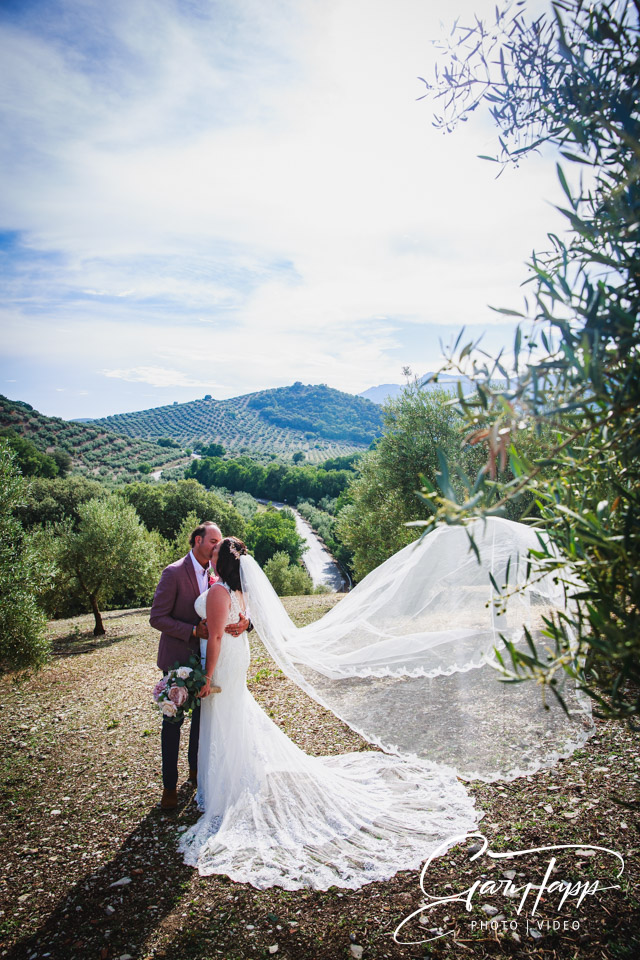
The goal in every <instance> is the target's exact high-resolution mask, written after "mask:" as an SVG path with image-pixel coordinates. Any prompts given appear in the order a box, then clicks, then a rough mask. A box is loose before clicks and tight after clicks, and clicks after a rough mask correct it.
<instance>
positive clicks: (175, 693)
mask: <svg viewBox="0 0 640 960" xmlns="http://www.w3.org/2000/svg"><path fill="white" fill-rule="evenodd" d="M188 699H189V693H188V691H187V688H186V687H171V690H169V700H171V702H172V703H175V705H176V707H181V706H182V705H183V704H184V703H186V702H187V700H188Z"/></svg>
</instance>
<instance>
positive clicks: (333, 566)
mask: <svg viewBox="0 0 640 960" xmlns="http://www.w3.org/2000/svg"><path fill="white" fill-rule="evenodd" d="M259 503H271V504H272V505H273V506H274V507H275V508H276V509H277V510H282V508H283V507H288V508H289V510H291V511H292V513H293V515H294V516H295V518H296V530H297V532H298V534H299V536H301V537H303V539H304V541H305V543H306V544H307V547H308V550H305V552H304V553H303V555H302V562H303V563H304V565H305V567H306V568H307V570H308V571H309V576H310V577H311V580H312V581H313V585H314V587H319V586H321V585H323V584H324V585H325V586H327V587H329V588H330V589H331V590H332V591H333V592H335V593H340V592H341V591H344V590H348V589H349V584H348V583H347V581H346V579H345V576H344V574H343V573H342V570H341V569H340V567H339V566H338V564H337V562H336V560H335V559H334V557H333V556H332V554H330V553H329V551H328V550H327V548H326V546H325V545H324V543H323V541H322V540H321V539H320V537H319V536H318V535H317V534H316V533H315V532H314V530H313V529H312V527H311V524H310V523H309V522H308V521H307V520H305V519H304V517H301V516H300V514H299V513H298V511H297V510H296V509H295V507H290V506H289V504H288V503H277V502H276V501H274V500H269V501H267V500H259Z"/></svg>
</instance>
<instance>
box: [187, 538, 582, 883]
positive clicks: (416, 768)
mask: <svg viewBox="0 0 640 960" xmlns="http://www.w3.org/2000/svg"><path fill="white" fill-rule="evenodd" d="M481 523H482V522H481V521H476V528H475V531H474V533H475V536H476V538H477V539H478V541H479V544H480V549H481V555H482V558H483V562H482V563H481V564H478V563H477V562H476V560H475V558H474V557H473V556H471V558H470V557H469V550H468V533H467V531H466V530H464V528H445V529H444V530H443V531H439V530H436V531H435V532H434V533H433V534H430V535H429V536H428V537H425V538H423V539H422V540H420V541H417V543H415V544H411V545H409V547H405V548H404V550H401V551H400V552H399V553H398V554H395V555H394V557H391V558H390V560H388V561H386V563H384V564H382V565H381V567H379V568H378V569H377V570H375V571H373V573H372V574H370V575H369V576H368V577H366V578H365V580H363V581H362V582H361V583H360V584H359V585H358V586H357V587H356V588H355V590H354V591H352V593H351V594H349V595H348V596H347V597H346V598H345V599H344V600H342V601H341V602H340V603H339V604H337V605H336V607H334V608H333V609H332V610H331V611H330V612H329V613H328V614H326V615H325V616H324V617H323V618H322V620H320V621H318V622H317V623H315V624H311V625H310V626H309V627H305V628H302V629H296V628H295V626H294V625H293V624H292V623H291V621H290V620H289V618H288V616H287V614H286V612H285V611H284V608H283V607H282V604H281V603H280V601H279V599H278V597H277V596H276V595H275V592H274V591H273V589H272V587H271V585H270V584H269V581H268V580H267V578H266V576H265V575H264V574H263V573H262V571H261V570H260V567H259V566H258V564H257V563H256V562H255V561H254V560H253V558H252V557H250V556H248V555H247V552H246V547H245V545H244V544H243V543H242V541H240V540H238V539H236V538H234V537H227V538H225V539H224V540H222V541H221V543H220V544H219V545H218V547H217V549H216V553H214V556H213V558H212V559H213V560H214V562H215V564H216V569H217V572H218V575H219V577H220V581H221V582H220V583H218V584H215V585H214V586H213V587H211V588H210V590H209V591H208V592H207V593H206V594H203V595H202V596H201V597H200V598H199V600H198V602H197V606H196V609H197V610H198V613H199V614H200V615H202V616H205V615H206V619H207V624H208V629H209V640H208V641H203V644H204V645H206V659H205V672H206V675H207V682H206V684H205V686H204V687H203V689H202V691H201V697H202V715H201V728H200V750H199V759H198V805H199V807H200V809H201V810H203V814H202V816H201V818H200V820H199V821H198V822H197V823H196V824H195V825H194V826H193V827H191V828H190V829H189V830H188V831H187V832H186V833H185V834H184V835H183V837H182V838H181V841H180V850H181V851H182V852H183V854H184V858H185V862H186V863H188V864H191V865H192V866H195V867H197V868H198V870H199V872H200V874H202V875H204V876H206V875H210V874H216V873H217V874H224V875H227V876H229V877H231V879H233V880H235V881H238V882H244V883H251V884H252V885H253V886H255V887H257V888H260V889H263V888H265V887H270V886H274V885H277V886H281V887H284V888H285V889H288V890H296V889H300V888H302V887H310V888H314V889H318V890H326V889H327V888H328V887H330V886H337V887H347V888H352V889H355V888H357V887H361V886H362V885H363V884H367V883H371V882H373V881H378V880H386V879H389V878H390V877H392V876H393V875H394V874H395V873H397V872H398V871H399V870H411V869H417V868H418V867H420V865H421V864H422V863H423V862H424V861H425V860H426V859H427V858H428V857H429V855H430V854H431V853H433V852H434V851H435V849H436V848H438V847H440V849H441V852H444V851H445V850H446V849H448V847H449V846H452V845H453V844H454V843H456V842H459V840H460V838H461V837H463V836H464V835H466V834H467V833H468V832H471V831H473V830H474V829H475V827H476V826H477V823H478V820H479V818H480V816H481V813H479V812H478V811H476V809H475V807H474V802H473V800H472V799H471V797H470V796H469V794H468V793H467V791H466V789H465V787H464V785H463V784H462V782H461V781H460V779H459V775H460V776H461V777H463V778H464V779H472V778H474V777H479V778H481V779H485V780H493V779H498V778H505V779H512V778H513V777H515V776H520V775H523V774H528V773H531V772H534V771H535V770H536V769H539V768H540V767H541V766H545V765H549V764H550V763H553V762H555V761H556V760H557V759H558V757H560V756H567V755H568V754H569V753H571V752H572V751H573V750H574V749H575V748H576V747H577V746H578V745H581V744H582V743H583V742H584V741H585V740H586V738H587V737H588V736H589V735H590V733H591V732H592V728H591V725H590V715H589V711H588V704H587V703H586V702H585V700H584V698H581V697H580V696H579V694H577V695H575V696H574V693H575V692H574V691H572V690H565V691H564V692H565V695H566V696H565V699H567V700H568V701H569V711H568V713H567V714H565V713H564V712H563V711H562V710H558V709H556V710H555V711H554V710H551V711H549V710H546V709H545V708H544V706H543V705H541V703H540V695H539V692H538V691H534V697H533V698H532V697H531V693H532V689H531V688H532V687H533V685H532V684H519V685H509V687H508V689H507V686H506V685H504V684H503V685H501V684H499V683H498V682H497V679H496V677H495V671H493V670H492V669H491V666H492V663H494V662H495V661H494V660H493V659H492V655H491V651H492V649H493V646H494V645H496V644H497V643H498V637H499V636H500V635H504V634H499V633H498V632H497V631H498V630H500V631H503V630H505V629H506V631H507V633H508V631H509V630H511V631H512V634H511V635H512V636H513V638H514V639H515V640H516V641H517V639H518V638H517V637H516V634H519V635H521V634H522V626H523V623H525V622H526V623H527V624H528V626H529V627H530V628H531V629H532V630H534V633H535V627H536V625H537V626H538V627H539V626H540V624H541V622H542V623H543V622H544V616H545V615H548V614H549V611H550V609H551V608H552V607H553V605H554V604H555V607H556V609H557V608H558V606H560V605H561V601H560V598H559V596H558V589H557V585H554V584H544V583H543V581H542V580H538V582H537V584H536V586H535V588H534V589H533V591H529V594H527V590H525V589H522V591H521V595H520V596H519V597H517V603H516V605H517V604H519V605H520V606H519V607H518V613H517V614H516V615H515V616H514V615H513V613H512V611H511V606H509V615H510V618H511V622H510V623H508V622H507V623H504V622H501V621H499V620H498V621H497V623H496V620H497V617H499V616H500V615H502V616H503V621H504V619H505V617H504V611H501V610H497V609H495V608H496V606H497V605H496V604H495V603H487V596H488V589H487V585H488V584H489V583H493V584H495V583H496V579H497V578H498V577H499V578H500V579H501V581H502V583H503V585H504V586H505V587H514V588H517V587H518V586H521V581H522V580H523V577H524V564H525V558H526V556H527V554H528V550H529V549H531V548H532V546H533V545H534V544H533V543H532V542H531V540H530V536H531V531H530V530H529V528H525V527H522V525H521V524H512V523H511V522H510V521H506V520H503V521H496V520H492V521H491V522H489V521H487V522H486V523H485V524H484V525H483V526H482V528H479V527H478V526H477V525H478V524H481ZM496 524H497V525H498V526H497V527H496ZM504 525H506V526H504ZM513 528H518V529H513ZM468 529H469V528H467V530H468ZM525 531H526V533H525ZM443 534H444V536H443ZM460 535H462V538H463V539H460ZM534 540H535V536H534ZM535 542H536V543H537V541H535ZM505 545H506V546H505ZM488 548H490V549H488ZM507 556H508V558H509V559H508V560H506V558H507ZM487 557H489V559H487ZM505 563H506V566H505ZM487 571H489V572H490V573H491V577H490V578H489V579H488V577H487ZM491 589H493V587H492V588H491ZM554 591H555V592H554ZM517 593H518V591H517V589H516V594H517ZM489 600H491V596H490V594H489ZM203 607H204V609H203ZM247 607H248V608H249V610H250V613H251V618H252V621H253V622H254V624H255V626H256V628H257V630H258V633H259V635H260V637H261V639H262V640H263V642H264V643H265V646H266V647H267V649H268V650H269V652H270V653H271V655H272V656H273V657H274V659H275V660H276V661H277V662H278V664H279V666H280V667H281V668H282V669H283V671H284V672H285V673H286V674H287V675H288V676H289V677H290V678H292V679H293V680H294V681H295V682H296V683H297V684H298V685H299V686H301V687H302V688H303V689H305V690H306V691H307V692H308V693H309V694H310V695H311V696H313V697H314V698H315V699H316V700H318V701H319V702H320V703H322V704H324V705H325V706H327V707H329V708H330V709H331V710H332V711H333V712H334V713H335V714H337V715H338V716H339V717H341V718H342V719H344V720H345V721H346V722H347V723H349V725H350V726H352V727H353V729H355V730H356V731H357V732H359V733H361V734H362V735H363V736H364V737H365V738H366V739H368V740H369V741H371V742H373V743H375V744H377V745H379V746H382V747H383V748H384V749H386V750H388V751H390V753H382V752H379V751H363V752H359V753H351V754H345V755H341V756H330V757H313V756H309V755H307V754H305V753H304V752H303V751H302V750H301V749H299V748H298V747H297V746H296V745H295V744H294V743H293V742H292V741H291V740H290V739H289V738H288V737H287V736H286V734H285V733H283V731H282V730H281V729H280V728H279V727H278V726H277V725H276V724H275V723H273V722H272V721H271V720H270V719H269V717H267V716H266V714H265V713H264V712H263V711H262V709H261V708H260V707H259V706H258V704H257V703H256V701H255V700H254V699H253V697H252V696H251V694H250V692H249V690H248V689H247V686H246V673H247V669H248V666H249V644H248V640H247V636H246V634H242V635H241V636H240V637H232V636H230V635H229V634H226V633H225V632H224V630H225V626H226V625H227V624H228V623H230V622H232V621H233V622H235V621H237V619H238V616H239V613H240V612H244V611H245V609H246V608H247ZM488 608H490V609H488ZM520 608H521V609H520ZM487 621H488V623H487ZM513 631H515V632H513ZM520 639H521V637H520ZM203 652H204V651H203ZM487 671H488V672H487ZM212 684H214V685H217V686H218V687H219V688H220V692H218V693H211V692H210V691H211V685H212ZM514 686H516V688H517V692H516V693H515V694H514ZM501 688H502V689H501ZM523 688H527V689H526V690H523ZM505 693H506V696H505ZM572 698H573V699H572Z"/></svg>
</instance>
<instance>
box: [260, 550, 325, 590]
mask: <svg viewBox="0 0 640 960" xmlns="http://www.w3.org/2000/svg"><path fill="white" fill-rule="evenodd" d="M263 570H264V573H265V574H266V575H267V577H268V578H269V580H270V582H271V586H272V587H273V589H274V590H275V591H276V593H277V594H278V596H279V597H296V596H301V595H302V594H309V593H313V592H314V591H313V583H312V581H311V577H310V576H309V574H308V573H307V571H306V570H305V569H304V567H302V566H300V564H297V563H291V562H290V558H289V554H288V553H285V552H284V551H278V552H277V553H274V554H273V556H272V557H271V558H270V559H269V560H267V562H266V563H265V565H264V567H263Z"/></svg>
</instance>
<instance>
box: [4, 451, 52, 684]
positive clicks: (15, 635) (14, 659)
mask: <svg viewBox="0 0 640 960" xmlns="http://www.w3.org/2000/svg"><path fill="white" fill-rule="evenodd" d="M24 490H25V483H24V480H23V479H22V477H21V476H20V474H19V472H18V469H17V466H16V456H15V454H14V453H13V451H12V450H11V448H10V445H9V444H8V442H7V441H6V440H0V595H1V597H2V602H1V603H0V667H1V668H2V669H3V670H17V671H24V670H29V669H32V668H37V667H40V666H42V664H43V663H44V662H45V661H46V659H47V655H48V653H49V644H48V642H47V639H46V632H45V626H46V622H45V617H44V614H43V612H42V610H41V609H40V607H39V605H38V600H37V598H38V595H39V594H40V592H41V590H42V588H43V584H45V583H46V582H47V581H48V578H49V576H50V575H51V573H52V571H51V570H50V569H49V568H48V567H47V564H46V562H45V561H44V560H43V558H42V557H40V556H39V554H38V551H37V549H36V544H35V542H34V539H33V537H32V536H30V535H29V534H28V533H25V532H24V530H23V529H22V527H21V525H20V523H19V522H18V521H17V520H16V518H15V516H14V510H15V509H16V507H17V506H19V505H20V503H21V502H22V499H23V496H24Z"/></svg>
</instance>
